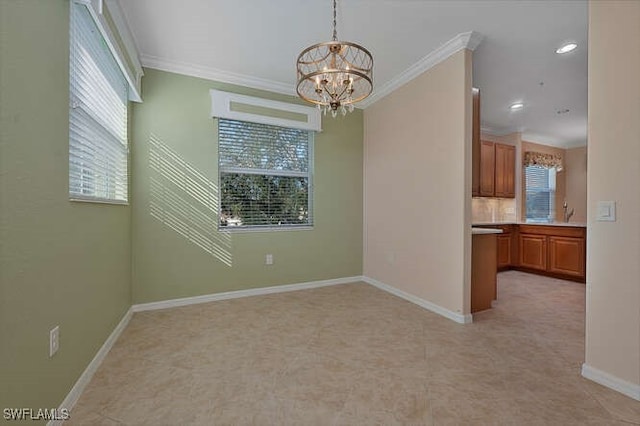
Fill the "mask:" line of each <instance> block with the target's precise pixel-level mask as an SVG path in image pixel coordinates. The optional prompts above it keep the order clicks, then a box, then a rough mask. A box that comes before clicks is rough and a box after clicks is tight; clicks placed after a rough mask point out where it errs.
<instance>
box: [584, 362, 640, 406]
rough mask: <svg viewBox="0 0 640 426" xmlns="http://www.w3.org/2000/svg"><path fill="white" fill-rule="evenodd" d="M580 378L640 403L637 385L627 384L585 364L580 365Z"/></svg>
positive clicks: (639, 387) (639, 389) (639, 386)
mask: <svg viewBox="0 0 640 426" xmlns="http://www.w3.org/2000/svg"><path fill="white" fill-rule="evenodd" d="M582 377H584V378H587V379H589V380H592V381H594V382H596V383H599V384H601V385H602V386H606V387H608V388H609V389H613V390H614V391H616V392H620V393H621V394H624V395H626V396H628V397H629V398H633V399H635V400H637V401H640V385H638V384H635V383H631V382H627V381H626V380H623V379H620V378H619V377H616V376H613V375H611V374H609V373H605V372H604V371H602V370H598V369H597V368H594V367H591V366H590V365H587V363H584V364H582Z"/></svg>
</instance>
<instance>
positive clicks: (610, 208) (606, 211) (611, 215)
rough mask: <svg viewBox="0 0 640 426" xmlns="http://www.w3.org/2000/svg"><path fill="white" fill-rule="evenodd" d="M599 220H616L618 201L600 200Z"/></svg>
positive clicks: (597, 218)
mask: <svg viewBox="0 0 640 426" xmlns="http://www.w3.org/2000/svg"><path fill="white" fill-rule="evenodd" d="M596 220H597V221H598V222H615V221H616V202H615V201H598V215H597V217H596Z"/></svg>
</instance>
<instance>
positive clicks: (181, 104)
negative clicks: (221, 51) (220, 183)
mask: <svg viewBox="0 0 640 426" xmlns="http://www.w3.org/2000/svg"><path fill="white" fill-rule="evenodd" d="M142 83H143V89H142V93H143V98H144V102H143V103H142V104H135V106H134V116H135V121H134V131H133V138H134V144H133V161H134V169H135V174H134V180H133V195H134V199H135V200H136V202H135V204H134V206H133V256H134V261H133V280H132V282H133V303H144V302H152V301H158V300H166V299H172V298H179V297H187V296H196V295H202V294H210V293H217V292H223V291H230V290H241V289H248V288H256V287H264V286H272V285H279V284H290V283H299V282H307V281H314V280H324V279H330V278H339V277H347V276H354V275H361V274H362V149H363V145H362V140H363V136H362V131H363V130H362V129H363V125H362V112H361V111H359V110H356V111H354V113H352V114H351V115H348V116H347V117H344V118H342V117H340V118H337V119H331V118H324V119H323V132H321V133H318V134H316V137H315V162H314V191H315V193H314V201H313V207H314V220H315V226H314V229H313V230H308V231H303V230H299V231H276V232H245V233H219V232H217V221H216V219H217V217H216V214H217V202H218V199H217V197H218V193H217V179H218V170H217V152H216V151H217V142H216V138H217V135H216V124H215V121H214V120H213V119H212V118H211V117H210V110H211V98H210V95H209V90H210V89H221V90H226V91H233V92H238V93H242V94H248V95H254V96H261V97H268V98H270V99H274V100H280V101H294V102H297V100H296V99H295V98H293V97H289V96H284V95H274V94H272V93H268V92H261V91H258V90H251V89H247V88H242V87H238V86H231V85H225V84H221V83H217V82H213V81H208V80H204V79H199V78H193V77H186V76H182V75H177V74H172V73H167V72H162V71H157V70H151V69H146V70H145V76H144V78H143V80H142ZM267 253H271V254H273V256H274V265H273V266H266V265H265V264H264V256H265V254H267Z"/></svg>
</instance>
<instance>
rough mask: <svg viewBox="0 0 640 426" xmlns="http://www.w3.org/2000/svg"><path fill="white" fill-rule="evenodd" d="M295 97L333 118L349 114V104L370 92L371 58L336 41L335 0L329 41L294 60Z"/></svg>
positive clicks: (347, 44)
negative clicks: (315, 106)
mask: <svg viewBox="0 0 640 426" xmlns="http://www.w3.org/2000/svg"><path fill="white" fill-rule="evenodd" d="M297 68H298V84H297V87H296V90H297V92H298V95H299V96H300V97H301V98H302V99H304V100H306V101H308V102H311V103H314V104H316V105H318V109H320V110H321V111H323V112H324V114H325V115H326V114H327V111H329V110H331V115H332V116H333V117H335V116H337V115H338V110H340V112H342V115H346V114H347V111H349V112H351V111H353V104H354V103H356V102H359V101H361V100H363V99H364V98H366V97H367V96H369V94H371V91H372V90H373V56H371V53H369V51H368V50H367V49H365V48H364V47H362V46H360V45H358V44H356V43H351V42H348V41H338V32H337V30H336V0H333V38H332V40H331V41H327V42H324V43H318V44H314V45H313V46H309V47H307V48H306V49H305V50H303V51H302V53H301V54H300V56H298V61H297Z"/></svg>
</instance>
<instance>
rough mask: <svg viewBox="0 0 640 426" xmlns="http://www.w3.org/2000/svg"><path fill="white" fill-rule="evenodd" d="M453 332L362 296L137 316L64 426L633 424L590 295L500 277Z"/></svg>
mask: <svg viewBox="0 0 640 426" xmlns="http://www.w3.org/2000/svg"><path fill="white" fill-rule="evenodd" d="M498 291H499V301H498V303H497V304H496V306H495V308H494V309H492V310H490V311H486V312H483V313H480V314H477V315H475V318H474V323H473V324H469V325H460V324H456V323H454V322H452V321H450V320H447V319H445V318H442V317H440V316H438V315H436V314H433V313H431V312H428V311H425V310H423V309H422V308H420V307H418V306H416V305H413V304H411V303H409V302H406V301H404V300H401V299H399V298H397V297H394V296H392V295H389V294H387V293H385V292H383V291H381V290H378V289H376V288H374V287H371V286H369V285H367V284H364V283H356V284H347V285H340V286H334V287H326V288H320V289H314V290H305V291H297V292H291V293H282V294H274V295H268V296H258V297H251V298H243V299H235V300H227V301H221V302H213V303H208V304H201V305H193V306H188V307H181V308H174V309H167V310H160V311H153V312H145V313H138V314H136V315H134V317H133V319H132V320H131V322H130V324H129V326H128V327H127V329H126V330H125V331H124V333H123V334H122V336H121V337H120V339H119V340H118V342H117V343H116V345H115V346H114V347H113V349H112V350H111V352H110V353H109V354H108V356H107V358H106V359H105V361H104V363H103V364H102V366H101V367H100V368H99V370H98V372H97V373H96V374H95V376H94V377H93V380H92V381H91V383H90V384H89V385H88V386H87V388H86V389H85V391H84V393H83V395H82V396H81V398H80V400H79V401H78V403H77V404H76V406H75V408H74V409H73V411H72V413H71V420H70V421H67V422H66V423H65V424H66V425H118V424H125V425H188V424H194V425H215V424H220V425H245V424H249V425H287V424H292V425H358V424H362V425H373V424H380V425H393V424H411V425H458V424H459V425H628V424H640V402H637V401H634V400H632V399H630V398H627V397H625V396H622V395H620V394H618V393H616V392H613V391H610V390H608V389H606V388H604V387H602V386H599V385H597V384H594V383H592V382H590V381H588V380H585V379H583V378H582V377H581V376H580V366H581V363H582V361H583V345H584V336H583V333H584V331H583V330H584V297H585V295H584V285H582V284H577V283H572V282H567V281H561V280H555V279H550V278H544V277H539V276H535V275H528V274H524V273H520V272H515V271H509V272H505V273H501V274H500V275H499V290H498Z"/></svg>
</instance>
